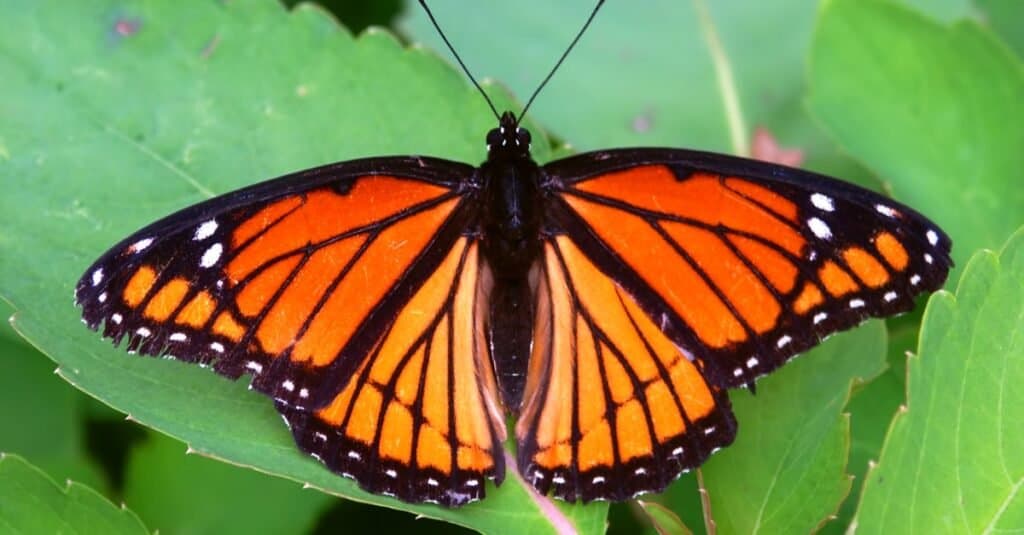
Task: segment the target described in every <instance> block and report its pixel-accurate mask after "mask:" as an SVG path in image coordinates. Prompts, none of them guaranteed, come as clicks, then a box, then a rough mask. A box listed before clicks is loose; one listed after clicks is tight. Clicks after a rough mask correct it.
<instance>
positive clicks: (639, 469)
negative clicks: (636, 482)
mask: <svg viewBox="0 0 1024 535" xmlns="http://www.w3.org/2000/svg"><path fill="white" fill-rule="evenodd" d="M633 473H634V474H636V475H638V476H642V475H644V474H646V473H647V470H646V469H645V468H644V467H642V466H641V467H640V468H637V469H636V470H633Z"/></svg>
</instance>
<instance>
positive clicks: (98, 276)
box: [92, 268, 103, 286]
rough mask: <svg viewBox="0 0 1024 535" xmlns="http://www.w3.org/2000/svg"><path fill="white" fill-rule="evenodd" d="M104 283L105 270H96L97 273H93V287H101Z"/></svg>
mask: <svg viewBox="0 0 1024 535" xmlns="http://www.w3.org/2000/svg"><path fill="white" fill-rule="evenodd" d="M101 282H103V268H96V271H93V272H92V285H93V286H99V285H100V283H101Z"/></svg>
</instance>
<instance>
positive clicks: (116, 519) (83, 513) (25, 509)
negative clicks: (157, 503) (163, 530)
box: [0, 452, 148, 535]
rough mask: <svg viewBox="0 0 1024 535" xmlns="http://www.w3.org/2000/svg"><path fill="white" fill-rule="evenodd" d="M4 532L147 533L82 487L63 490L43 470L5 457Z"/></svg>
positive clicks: (0, 524) (0, 482) (1, 469)
mask: <svg viewBox="0 0 1024 535" xmlns="http://www.w3.org/2000/svg"><path fill="white" fill-rule="evenodd" d="M0 528H2V530H3V531H4V532H5V533H104V534H110V535H116V534H120V533H148V532H147V530H146V527H145V526H144V525H142V522H141V521H140V520H139V517H137V516H135V513H133V512H131V511H129V510H128V509H125V508H123V507H122V508H118V507H117V506H115V505H114V504H112V503H110V502H109V501H107V499H106V498H104V497H103V496H102V495H100V494H99V493H97V492H96V491H94V490H92V489H90V488H89V487H86V486H85V485H82V484H81V483H74V482H70V481H69V482H68V483H67V484H66V485H65V486H64V488H61V487H60V486H59V485H57V484H56V483H54V482H53V480H52V479H50V478H49V476H47V475H46V474H45V473H44V472H43V471H42V470H40V469H38V468H36V467H35V466H32V465H31V464H29V463H28V462H27V461H25V460H24V459H22V458H21V457H18V456H17V455H12V454H9V453H2V452H0Z"/></svg>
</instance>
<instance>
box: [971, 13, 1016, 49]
mask: <svg viewBox="0 0 1024 535" xmlns="http://www.w3.org/2000/svg"><path fill="white" fill-rule="evenodd" d="M974 3H975V4H977V7H978V9H980V10H981V12H982V13H983V14H984V19H985V22H986V23H987V24H988V25H989V27H991V28H992V29H993V30H994V31H995V32H996V33H998V34H999V35H1000V36H1002V38H1003V39H1004V40H1005V41H1006V43H1007V44H1008V45H1010V48H1013V49H1014V50H1015V51H1016V52H1017V55H1018V56H1024V2H1021V1H1020V0H974Z"/></svg>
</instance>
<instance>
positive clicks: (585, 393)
mask: <svg viewBox="0 0 1024 535" xmlns="http://www.w3.org/2000/svg"><path fill="white" fill-rule="evenodd" d="M544 170H545V172H546V174H547V176H546V184H547V186H548V188H550V190H551V191H552V193H553V195H552V197H553V200H552V201H551V205H550V206H549V208H548V209H549V214H548V218H549V224H548V228H547V230H546V236H547V238H546V245H545V251H544V259H543V262H542V264H541V265H540V266H538V267H537V269H536V275H535V277H536V278H537V280H538V282H537V303H538V316H537V322H536V330H535V335H534V336H535V343H534V352H533V355H532V357H531V361H530V369H529V370H528V378H527V387H526V394H525V396H524V405H523V408H522V411H521V413H520V418H519V422H518V425H517V427H516V435H517V439H518V441H519V458H518V465H519V469H520V470H521V471H522V473H523V474H524V477H525V478H526V479H527V480H528V481H530V482H532V483H533V484H534V485H535V486H536V487H537V488H538V489H539V490H541V491H542V492H548V491H551V492H553V493H554V494H555V495H556V496H559V497H562V498H565V499H568V500H575V499H582V500H584V501H589V500H593V499H611V500H622V499H626V498H629V497H632V496H634V495H636V494H639V493H643V492H657V491H660V490H662V489H664V488H665V486H666V485H667V484H668V483H669V482H671V481H672V480H674V479H675V478H676V477H678V475H679V474H680V473H682V472H683V471H685V470H687V469H690V468H694V467H696V466H699V465H700V464H701V463H703V462H704V460H705V459H706V458H707V456H708V455H710V454H711V453H712V452H713V451H715V450H717V449H718V448H722V447H724V446H727V445H728V444H730V443H731V442H732V440H733V438H734V437H735V433H736V422H735V419H734V417H733V415H732V412H731V410H730V405H729V400H728V396H727V393H726V389H727V388H731V387H735V386H742V385H748V386H751V387H752V386H753V383H754V379H755V378H756V377H757V376H759V375H763V374H765V373H768V372H770V371H772V370H773V369H775V368H777V367H778V366H780V365H782V364H783V363H784V362H785V361H786V360H788V359H789V358H792V356H793V355H795V354H796V353H797V352H798V351H801V350H803V349H806V348H808V347H810V346H813V345H815V344H816V343H818V341H819V340H820V339H821V338H822V337H824V336H826V335H828V334H829V333H832V332H835V331H837V330H841V329H844V328H848V327H850V326H852V325H854V324H856V323H858V322H860V321H862V320H863V319H865V318H867V317H869V316H881V315H888V314H892V313H895V312H899V311H904V310H908V309H909V308H910V307H911V306H912V305H913V299H912V298H913V297H914V296H915V295H917V294H919V293H922V292H925V291H929V290H934V289H936V288H938V287H939V286H941V284H942V282H943V281H944V280H945V277H946V274H947V272H948V269H949V267H950V265H951V261H950V259H949V248H950V242H949V239H948V238H947V237H946V236H945V235H944V234H942V233H941V231H939V230H938V228H937V227H935V226H934V224H932V223H931V222H930V221H928V220H927V219H925V218H924V217H923V216H921V215H919V214H917V213H916V212H914V211H913V210H911V209H909V208H907V207H905V206H902V205H899V204H898V203H895V202H893V201H891V200H889V199H885V198H884V197H881V196H879V195H877V194H874V193H871V192H868V191H866V190H862V189H861V188H857V187H855V186H850V185H847V184H844V183H841V182H839V181H836V180H833V179H828V178H826V177H822V176H820V175H814V174H812V173H808V172H804V171H799V170H795V169H787V168H783V167H779V166H774V165H768V164H764V163H760V162H754V161H749V160H743V159H739V158H731V157H725V156H719V155H712V154H706V153H700V152H693V151H682V150H670V149H664V150H663V149H623V150H615V151H602V152H596V153H589V154H583V155H579V156H575V157H571V158H567V159H565V160H560V161H557V162H553V163H551V164H548V165H547V166H545V167H544Z"/></svg>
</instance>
